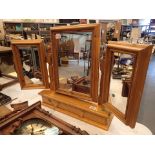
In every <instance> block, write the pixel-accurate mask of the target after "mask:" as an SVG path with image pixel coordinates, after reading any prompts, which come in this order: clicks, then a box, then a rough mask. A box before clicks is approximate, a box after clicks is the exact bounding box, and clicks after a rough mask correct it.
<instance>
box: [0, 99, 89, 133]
mask: <svg viewBox="0 0 155 155" xmlns="http://www.w3.org/2000/svg"><path fill="white" fill-rule="evenodd" d="M11 106H12V108H13V109H14V110H13V111H12V112H10V113H8V114H7V115H5V116H3V117H1V118H0V134H1V135H14V134H16V133H17V132H16V131H18V130H19V129H20V128H21V127H22V125H23V124H24V123H25V122H27V121H31V120H34V119H35V120H37V121H38V122H39V121H40V122H45V123H44V124H48V126H53V125H54V126H56V127H57V128H58V129H59V130H61V131H62V133H61V134H63V135H88V133H87V132H86V131H84V130H81V129H80V128H77V127H75V126H73V125H71V124H68V123H66V122H64V121H63V120H61V119H59V118H57V117H55V116H53V115H52V114H50V113H49V112H48V111H46V110H44V109H42V108H41V102H36V103H34V104H33V105H31V106H28V102H23V103H18V104H12V105H11ZM32 135H33V133H32Z"/></svg>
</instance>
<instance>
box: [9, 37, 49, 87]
mask: <svg viewBox="0 0 155 155" xmlns="http://www.w3.org/2000/svg"><path fill="white" fill-rule="evenodd" d="M11 45H12V51H13V56H14V63H15V66H16V71H17V74H18V79H19V82H20V85H21V88H24V89H25V88H26V89H34V88H48V87H49V83H48V73H47V65H46V53H45V47H44V43H43V40H41V39H36V40H13V41H12V42H11Z"/></svg>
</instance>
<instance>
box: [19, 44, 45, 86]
mask: <svg viewBox="0 0 155 155" xmlns="http://www.w3.org/2000/svg"><path fill="white" fill-rule="evenodd" d="M18 49H19V53H20V58H21V64H22V70H23V75H24V80H25V84H26V85H31V84H37V85H43V81H42V74H41V68H40V61H39V53H38V48H37V46H18Z"/></svg>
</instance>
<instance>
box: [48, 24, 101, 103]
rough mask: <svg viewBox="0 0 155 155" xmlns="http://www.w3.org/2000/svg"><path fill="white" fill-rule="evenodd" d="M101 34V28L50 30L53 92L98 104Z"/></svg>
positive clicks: (78, 26) (83, 26)
mask: <svg viewBox="0 0 155 155" xmlns="http://www.w3.org/2000/svg"><path fill="white" fill-rule="evenodd" d="M99 32H100V29H99V25H98V24H82V25H73V26H67V27H66V26H65V27H62V26H61V27H53V28H51V38H52V65H51V67H52V70H53V71H52V75H51V81H52V83H51V88H52V89H53V90H54V91H56V92H57V93H62V94H66V95H70V96H74V97H78V98H81V99H86V100H92V101H95V102H96V101H97V99H98V77H99V75H98V74H99V73H98V71H99V49H100V39H99V35H100V34H99Z"/></svg>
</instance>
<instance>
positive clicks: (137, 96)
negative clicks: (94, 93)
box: [100, 42, 153, 128]
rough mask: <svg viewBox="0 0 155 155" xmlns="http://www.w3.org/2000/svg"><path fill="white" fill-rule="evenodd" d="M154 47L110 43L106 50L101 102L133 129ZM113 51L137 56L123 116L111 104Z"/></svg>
mask: <svg viewBox="0 0 155 155" xmlns="http://www.w3.org/2000/svg"><path fill="white" fill-rule="evenodd" d="M152 47H153V46H152V45H142V44H129V43H123V42H109V44H108V45H107V49H106V58H105V62H104V71H103V74H102V77H101V79H102V80H103V83H102V85H101V89H100V92H103V93H101V94H100V102H101V103H103V106H104V107H105V108H106V109H108V110H109V111H111V112H112V113H114V114H115V115H116V116H117V117H118V118H119V119H120V120H121V121H122V122H124V123H125V124H126V125H129V126H130V127H132V128H134V127H135V124H136V121H137V116H138V111H139V107H140V101H141V97H142V93H143V87H144V83H145V78H146V74H147V68H148V65H149V60H150V56H151V53H152ZM113 51H119V52H123V53H127V54H134V55H135V56H136V60H135V68H134V70H133V75H132V84H131V89H130V92H129V97H128V101H127V107H126V112H125V114H123V113H122V112H121V111H120V110H118V109H117V108H116V107H114V106H113V105H112V104H111V103H109V88H110V77H111V72H112V53H113ZM139 77H140V78H139Z"/></svg>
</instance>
